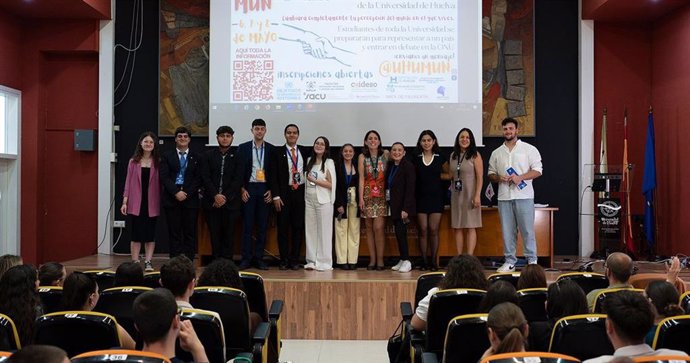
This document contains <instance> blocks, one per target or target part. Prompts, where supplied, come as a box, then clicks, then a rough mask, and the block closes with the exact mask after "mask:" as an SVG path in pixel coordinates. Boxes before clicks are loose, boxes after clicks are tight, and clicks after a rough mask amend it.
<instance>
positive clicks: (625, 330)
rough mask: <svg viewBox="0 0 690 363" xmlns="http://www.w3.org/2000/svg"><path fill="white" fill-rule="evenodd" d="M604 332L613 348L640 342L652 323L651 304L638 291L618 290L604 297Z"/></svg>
mask: <svg viewBox="0 0 690 363" xmlns="http://www.w3.org/2000/svg"><path fill="white" fill-rule="evenodd" d="M604 308H605V311H606V333H607V334H608V336H609V339H610V340H611V344H613V347H614V348H615V349H618V348H620V347H624V346H628V345H636V344H642V343H643V341H644V337H645V335H647V332H649V329H650V328H651V327H652V325H654V313H653V312H652V305H651V304H650V303H649V302H648V301H647V299H646V298H645V297H644V296H643V295H642V294H640V293H637V292H634V291H619V292H617V293H615V294H611V295H609V296H607V297H606V300H605V301H604Z"/></svg>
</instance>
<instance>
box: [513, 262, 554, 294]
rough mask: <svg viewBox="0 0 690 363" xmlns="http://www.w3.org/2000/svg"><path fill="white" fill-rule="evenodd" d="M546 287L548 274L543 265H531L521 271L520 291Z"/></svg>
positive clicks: (518, 284) (518, 285) (518, 287)
mask: <svg viewBox="0 0 690 363" xmlns="http://www.w3.org/2000/svg"><path fill="white" fill-rule="evenodd" d="M546 286H547V284H546V273H545V272H544V268H543V267H541V265H539V264H536V263H533V264H529V265H527V266H525V268H523V269H522V271H520V277H519V278H518V282H517V289H518V290H522V289H535V288H545V287H546Z"/></svg>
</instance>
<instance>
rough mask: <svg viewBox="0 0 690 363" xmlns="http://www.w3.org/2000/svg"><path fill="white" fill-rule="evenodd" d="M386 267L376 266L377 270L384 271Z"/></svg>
mask: <svg viewBox="0 0 690 363" xmlns="http://www.w3.org/2000/svg"><path fill="white" fill-rule="evenodd" d="M385 269H386V267H385V266H376V271H383V270H385Z"/></svg>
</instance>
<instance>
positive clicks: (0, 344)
mask: <svg viewBox="0 0 690 363" xmlns="http://www.w3.org/2000/svg"><path fill="white" fill-rule="evenodd" d="M21 348H22V344H21V342H20V341H19V333H18V332H17V326H16V325H14V321H12V319H10V317H9V316H7V315H5V314H0V350H6V351H15V350H19V349H21Z"/></svg>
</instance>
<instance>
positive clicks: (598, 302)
mask: <svg viewBox="0 0 690 363" xmlns="http://www.w3.org/2000/svg"><path fill="white" fill-rule="evenodd" d="M621 291H633V292H638V293H640V294H644V290H642V289H633V288H625V287H621V288H614V289H604V290H601V291H599V292H598V293H597V295H596V297H595V298H594V313H595V314H606V311H605V307H606V305H605V303H604V302H605V301H606V298H607V297H609V296H611V295H612V294H615V293H618V292H621Z"/></svg>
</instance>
